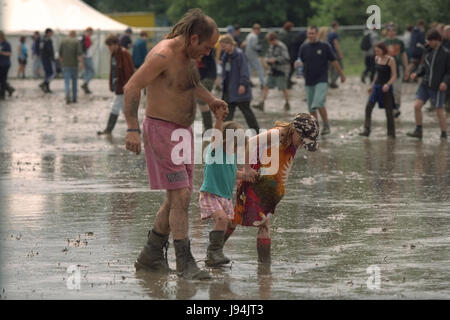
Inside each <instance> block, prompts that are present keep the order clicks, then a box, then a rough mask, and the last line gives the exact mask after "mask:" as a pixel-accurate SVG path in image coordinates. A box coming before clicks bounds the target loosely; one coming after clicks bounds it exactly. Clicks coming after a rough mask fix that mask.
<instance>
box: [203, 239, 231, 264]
mask: <svg viewBox="0 0 450 320" xmlns="http://www.w3.org/2000/svg"><path fill="white" fill-rule="evenodd" d="M224 234H225V231H221V230H217V231H211V232H210V233H209V245H208V249H207V251H206V262H205V263H206V265H207V266H208V267H218V266H220V265H222V264H227V263H230V259H228V258H227V257H225V255H224V254H223V244H224V241H223V240H224Z"/></svg>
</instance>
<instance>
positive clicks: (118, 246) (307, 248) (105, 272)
mask: <svg viewBox="0 0 450 320" xmlns="http://www.w3.org/2000/svg"><path fill="white" fill-rule="evenodd" d="M11 82H12V84H13V85H14V86H15V87H16V89H17V91H16V92H15V93H14V96H13V97H12V98H10V99H8V100H6V101H2V102H1V103H0V139H1V140H0V142H1V144H0V146H1V149H0V179H1V198H0V199H1V200H0V201H1V202H0V205H1V216H0V226H1V231H0V244H1V248H0V250H1V251H0V272H1V273H0V298H1V299H336V298H337V299H429V298H438V299H441V298H443V299H449V298H450V235H449V230H450V174H449V172H450V156H449V154H450V150H449V149H450V146H449V142H447V141H445V142H443V141H441V140H440V139H439V134H440V132H439V129H438V125H437V119H436V116H435V114H434V113H427V112H424V139H423V140H422V141H416V140H414V139H411V138H408V137H407V136H406V132H407V131H409V130H412V129H413V128H414V117H413V112H412V110H413V109H412V102H413V98H414V92H415V88H416V85H414V84H407V85H405V87H404V95H403V106H402V115H401V117H400V119H397V120H396V128H397V139H396V140H391V139H387V138H386V127H385V123H386V122H385V115H384V111H383V110H380V109H375V110H374V115H373V132H372V135H371V137H370V138H369V139H367V138H361V137H359V136H358V132H359V130H360V128H361V126H362V123H363V117H364V105H365V101H366V98H367V95H366V88H365V87H364V86H362V85H360V83H359V81H358V79H356V78H354V79H349V80H348V82H347V83H346V84H344V85H342V86H341V88H340V89H339V90H332V91H330V92H329V96H328V101H327V106H328V112H329V117H330V119H331V129H332V134H331V135H330V136H328V137H326V138H322V139H321V141H320V150H319V151H318V152H316V153H307V152H306V151H301V152H299V153H298V154H297V157H296V160H295V164H294V167H293V169H292V172H291V176H290V178H289V180H288V183H287V188H286V189H287V190H286V196H285V198H284V199H283V200H282V202H281V203H280V205H279V206H278V208H277V212H276V215H275V216H274V219H273V222H272V227H273V229H272V237H273V239H272V264H271V267H270V268H267V267H264V266H259V265H258V263H257V262H256V240H255V237H256V232H257V230H256V229H253V228H244V227H240V228H239V227H238V229H237V230H236V232H235V234H234V235H233V236H232V238H231V239H230V240H229V241H228V242H227V244H226V246H225V253H226V254H227V255H228V256H229V257H230V258H231V259H232V264H231V265H230V266H229V267H227V268H223V269H220V270H213V271H212V274H213V280H211V281H202V282H195V281H185V280H181V279H178V278H177V276H175V275H170V276H165V277H161V276H157V275H152V274H136V272H135V270H134V267H133V263H134V260H135V258H136V256H137V255H138V253H139V252H140V250H141V248H142V246H143V244H144V242H145V240H146V236H147V232H148V229H149V228H150V227H151V225H152V224H153V219H154V217H155V213H156V212H157V210H158V208H159V206H160V204H161V203H162V201H163V193H162V192H159V191H150V190H149V188H148V181H147V173H146V169H145V162H144V156H143V154H141V155H139V156H136V155H133V154H131V153H129V152H127V151H126V150H125V148H124V137H125V129H126V124H125V121H124V118H123V115H121V117H120V120H119V122H118V125H117V126H116V129H115V130H114V132H113V135H112V136H111V137H103V136H102V137H99V136H97V135H96V131H97V130H100V129H103V128H104V127H105V125H106V120H107V117H108V114H109V110H110V102H111V99H112V96H111V94H110V93H109V92H108V89H107V81H105V80H95V81H93V83H92V90H93V91H94V92H95V94H93V95H91V96H86V95H84V94H83V93H81V92H80V97H79V102H78V103H77V104H71V105H66V104H65V103H64V95H63V83H62V80H55V81H54V82H53V83H52V89H53V90H54V94H52V95H44V94H43V93H42V92H41V91H40V90H39V89H38V88H37V86H38V82H37V81H33V80H26V81H14V80H12V81H11ZM255 82H257V81H255ZM254 94H255V96H258V95H259V90H255V91H254ZM291 94H292V101H291V105H292V114H295V113H296V112H306V110H307V108H306V104H305V102H304V100H303V99H304V90H303V88H302V85H301V84H297V85H296V86H295V87H294V89H293V90H292V92H291ZM281 97H282V96H281V94H280V93H279V92H277V91H271V92H270V93H269V98H268V101H267V103H266V107H267V112H266V113H261V112H259V111H257V118H258V120H259V121H260V125H261V127H263V128H269V127H270V126H271V125H272V124H273V121H274V120H276V119H281V120H283V119H285V120H288V119H290V118H291V116H292V115H291V116H289V115H286V114H284V113H283V112H282V111H281V110H282V106H283V104H284V102H283V99H282V98H281ZM143 114H144V109H143V108H141V109H140V119H143V118H142V116H143ZM236 114H237V115H236V118H235V119H236V120H238V121H241V122H243V118H242V116H241V113H240V112H239V111H237V112H236ZM198 119H200V115H198ZM202 172H203V171H202V166H201V165H197V166H196V171H195V181H194V194H193V196H192V199H193V200H192V202H191V206H190V237H191V239H192V250H193V254H194V256H195V257H196V258H197V259H198V260H201V259H204V257H205V250H206V246H207V239H208V232H209V231H210V229H211V226H212V225H211V222H202V221H200V214H199V207H198V189H199V187H200V184H201V181H202ZM169 263H170V266H171V267H172V268H175V257H174V251H173V246H172V244H171V247H170V249H169ZM199 264H200V265H201V266H203V262H199ZM74 270H75V272H74V273H72V271H74ZM377 275H379V277H377ZM77 277H79V280H80V282H79V286H78V287H77V283H78V282H77V281H76V280H77V279H78V278H77ZM378 280H379V281H378Z"/></svg>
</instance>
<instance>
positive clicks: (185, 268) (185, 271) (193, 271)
mask: <svg viewBox="0 0 450 320" xmlns="http://www.w3.org/2000/svg"><path fill="white" fill-rule="evenodd" d="M173 245H174V247H175V257H176V261H177V273H178V276H180V277H182V278H185V279H190V280H206V279H211V276H210V275H209V273H208V272H206V271H204V270H201V269H200V268H199V267H198V266H197V263H196V262H195V259H194V257H193V256H192V253H191V242H190V241H189V238H186V239H181V240H174V241H173Z"/></svg>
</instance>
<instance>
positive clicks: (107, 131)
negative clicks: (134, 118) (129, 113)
mask: <svg viewBox="0 0 450 320" xmlns="http://www.w3.org/2000/svg"><path fill="white" fill-rule="evenodd" d="M117 118H119V115H117V114H113V113H110V114H109V119H108V124H107V125H106V129H105V130H103V131H97V134H98V135H101V134H111V132H112V131H113V129H114V127H115V126H116V122H117Z"/></svg>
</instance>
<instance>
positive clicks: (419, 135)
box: [407, 126, 423, 139]
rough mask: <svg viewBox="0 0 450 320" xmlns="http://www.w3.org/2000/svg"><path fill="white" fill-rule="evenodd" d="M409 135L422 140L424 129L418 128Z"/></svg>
mask: <svg viewBox="0 0 450 320" xmlns="http://www.w3.org/2000/svg"><path fill="white" fill-rule="evenodd" d="M407 135H408V136H409V137H413V138H419V139H422V135H423V133H422V127H421V126H420V127H416V130H414V132H408V133H407Z"/></svg>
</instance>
